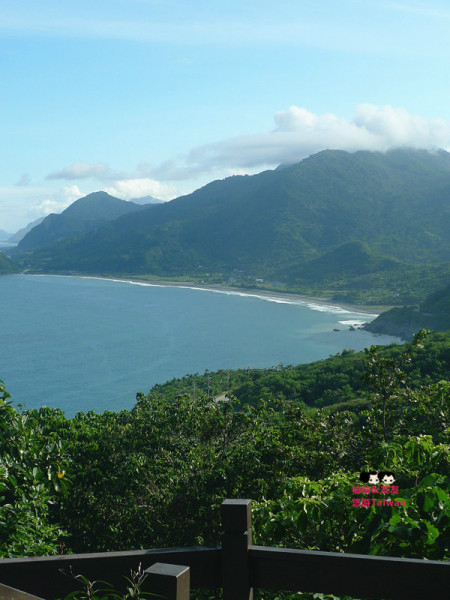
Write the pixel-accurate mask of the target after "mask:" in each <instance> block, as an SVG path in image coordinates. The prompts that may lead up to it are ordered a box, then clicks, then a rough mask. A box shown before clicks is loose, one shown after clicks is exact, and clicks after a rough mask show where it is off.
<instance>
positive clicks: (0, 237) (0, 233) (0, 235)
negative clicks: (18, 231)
mask: <svg viewBox="0 0 450 600" xmlns="http://www.w3.org/2000/svg"><path fill="white" fill-rule="evenodd" d="M11 236H12V233H8V232H7V231H5V230H4V229H0V242H6V241H7V240H9V238H10V237H11Z"/></svg>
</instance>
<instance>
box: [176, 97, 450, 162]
mask: <svg viewBox="0 0 450 600" xmlns="http://www.w3.org/2000/svg"><path fill="white" fill-rule="evenodd" d="M274 120H275V128H274V129H273V130H272V131H269V132H267V133H258V134H255V135H246V136H238V137H234V138H230V139H227V140H223V141H220V142H217V143H214V144H208V145H206V146H202V147H199V148H195V149H194V150H192V151H191V153H190V154H189V156H188V157H187V162H188V163H189V164H192V165H193V166H194V171H195V170H198V169H199V168H200V167H202V168H203V169H217V168H221V167H239V168H246V167H247V168H252V167H258V166H265V165H274V164H280V163H294V162H297V161H299V160H302V159H303V158H306V157H307V156H310V155H311V154H314V153H316V152H319V151H321V150H327V149H333V150H347V151H349V152H353V151H356V150H372V151H382V152H384V151H386V150H389V149H392V148H397V147H411V148H427V149H436V148H444V149H448V147H449V146H450V123H449V122H448V121H444V120H443V119H427V118H424V117H420V116H417V115H411V114H410V113H409V112H408V111H407V110H406V109H404V108H395V107H392V106H390V105H386V106H376V105H373V104H360V105H358V106H357V108H356V111H355V115H354V117H353V119H352V120H348V119H345V118H343V117H338V116H336V115H334V114H333V113H326V114H323V115H317V114H314V113H313V112H310V111H308V110H307V109H305V108H301V107H298V106H291V107H290V108H289V109H288V110H284V111H280V112H277V113H276V114H275V116H274Z"/></svg>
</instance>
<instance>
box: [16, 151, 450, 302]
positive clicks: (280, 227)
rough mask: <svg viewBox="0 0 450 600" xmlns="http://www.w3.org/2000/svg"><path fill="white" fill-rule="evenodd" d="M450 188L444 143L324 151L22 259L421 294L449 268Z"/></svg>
mask: <svg viewBox="0 0 450 600" xmlns="http://www.w3.org/2000/svg"><path fill="white" fill-rule="evenodd" d="M449 190H450V154H448V153H447V152H445V151H443V150H442V151H439V152H436V153H429V152H426V151H419V150H405V149H403V150H392V151H390V152H387V153H385V154H383V153H379V152H362V151H361V152H355V153H348V152H344V151H337V150H333V151H331V150H327V151H324V152H320V153H318V154H315V155H313V156H310V157H309V158H307V159H305V160H303V161H302V162H300V163H298V164H296V165H292V166H289V167H285V168H283V169H276V170H274V171H266V172H263V173H260V174H258V175H254V176H242V177H241V176H239V177H238V176H236V177H230V178H228V179H225V180H223V181H215V182H213V183H210V184H209V185H206V186H205V187H203V188H201V189H200V190H197V191H196V192H194V193H192V194H190V195H188V196H185V197H181V198H177V199H175V200H172V201H171V202H168V203H165V204H160V205H156V206H151V207H147V208H144V209H143V210H141V211H140V212H139V214H136V213H135V214H127V215H124V216H122V217H120V218H118V219H116V220H113V221H110V222H109V223H108V224H106V225H104V226H103V227H101V228H99V229H96V230H95V232H88V233H86V234H84V235H82V236H80V237H77V238H73V239H66V240H64V241H62V242H60V243H57V244H53V245H50V246H46V247H45V248H41V249H36V250H35V251H34V252H33V253H31V254H25V255H23V256H22V257H21V259H22V262H23V264H24V265H25V266H27V267H31V268H32V269H34V270H35V271H45V272H67V271H71V272H74V271H75V272H80V273H96V274H99V273H103V274H116V275H117V274H122V275H126V274H134V275H143V276H145V275H157V276H160V277H178V278H180V277H181V278H182V277H191V278H195V279H197V280H201V281H211V280H214V281H221V282H226V281H229V280H231V281H232V282H233V284H234V285H243V286H246V287H248V286H251V285H254V284H255V282H256V280H257V279H260V280H261V279H263V280H264V282H262V284H263V285H264V286H266V287H276V288H278V289H286V288H288V289H291V290H293V291H303V292H305V293H320V294H321V295H328V296H329V297H333V296H336V297H342V298H344V297H345V298H346V299H347V300H352V301H364V302H367V303H381V302H384V303H386V304H388V303H391V304H392V303H400V302H402V303H405V302H420V301H421V300H422V299H423V298H424V297H425V295H426V294H427V293H430V292H431V291H434V290H435V289H436V288H437V287H439V285H441V286H442V282H443V281H446V279H445V278H446V277H448V276H449V275H450V268H449V263H448V259H449V257H450V240H449V237H448V231H449V230H450V213H449V211H448V192H449ZM39 227H42V226H39ZM37 229H38V228H35V229H34V230H33V231H36V230H37ZM31 233H33V232H31ZM31 233H30V234H29V235H31ZM25 240H26V238H25V239H24V242H25ZM24 242H22V249H25V246H24V245H23V243H24Z"/></svg>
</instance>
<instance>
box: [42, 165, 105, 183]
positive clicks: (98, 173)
mask: <svg viewBox="0 0 450 600" xmlns="http://www.w3.org/2000/svg"><path fill="white" fill-rule="evenodd" d="M109 172H110V169H109V167H108V165H105V164H104V163H95V164H91V163H87V162H74V163H72V164H71V165H69V166H68V167H64V168H63V169H60V170H59V171H52V173H49V174H48V175H47V177H46V179H68V180H73V179H90V178H98V177H105V176H106V175H108V174H109Z"/></svg>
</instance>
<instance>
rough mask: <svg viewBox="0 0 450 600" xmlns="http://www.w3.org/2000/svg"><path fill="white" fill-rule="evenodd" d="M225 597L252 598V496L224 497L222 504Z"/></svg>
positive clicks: (223, 585) (244, 599) (224, 599)
mask: <svg viewBox="0 0 450 600" xmlns="http://www.w3.org/2000/svg"><path fill="white" fill-rule="evenodd" d="M221 509H222V529H223V535H222V588H223V600H253V589H252V587H251V586H250V571H249V558H248V549H249V548H250V546H251V545H252V528H251V525H252V513H251V502H250V500H225V502H223V504H222V507H221Z"/></svg>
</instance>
